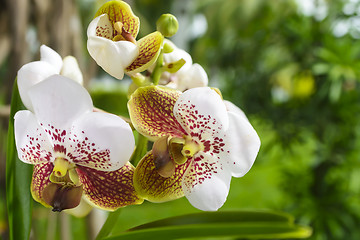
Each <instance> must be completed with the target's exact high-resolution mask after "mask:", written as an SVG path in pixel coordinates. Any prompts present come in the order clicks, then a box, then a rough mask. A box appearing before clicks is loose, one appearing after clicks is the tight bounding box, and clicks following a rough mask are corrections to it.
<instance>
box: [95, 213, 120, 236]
mask: <svg viewBox="0 0 360 240" xmlns="http://www.w3.org/2000/svg"><path fill="white" fill-rule="evenodd" d="M120 213H121V208H119V209H118V210H116V211H114V212H110V213H109V216H108V217H107V219H106V222H105V223H104V225H103V226H102V228H101V229H100V232H99V234H98V235H97V236H96V238H95V239H96V240H100V239H103V238H105V237H107V236H108V235H109V234H110V233H111V230H112V229H113V228H114V226H115V224H116V221H117V220H118V218H119V215H120Z"/></svg>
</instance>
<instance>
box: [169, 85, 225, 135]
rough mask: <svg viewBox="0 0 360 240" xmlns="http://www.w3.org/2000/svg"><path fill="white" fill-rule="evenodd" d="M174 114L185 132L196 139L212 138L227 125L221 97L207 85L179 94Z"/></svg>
mask: <svg viewBox="0 0 360 240" xmlns="http://www.w3.org/2000/svg"><path fill="white" fill-rule="evenodd" d="M174 115H175V117H176V119H177V120H178V122H179V123H180V124H181V126H182V127H183V128H184V129H185V130H186V131H187V133H188V134H189V135H191V136H192V137H193V138H197V139H202V140H206V139H214V138H215V137H216V136H217V135H219V134H222V133H223V132H224V131H226V130H227V128H228V126H229V119H228V116H227V111H226V108H225V105H224V103H223V101H222V99H221V97H220V96H219V94H217V93H216V92H215V91H214V90H212V89H210V88H208V87H204V88H192V89H189V90H187V91H185V92H184V93H183V94H181V95H180V97H179V99H178V100H177V101H176V103H175V106H174Z"/></svg>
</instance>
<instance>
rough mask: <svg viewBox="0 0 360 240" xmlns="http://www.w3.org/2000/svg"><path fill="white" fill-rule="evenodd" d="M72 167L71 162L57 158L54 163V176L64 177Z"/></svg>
mask: <svg viewBox="0 0 360 240" xmlns="http://www.w3.org/2000/svg"><path fill="white" fill-rule="evenodd" d="M69 167H70V162H69V161H67V160H66V159H64V158H56V159H55V161H54V169H53V174H54V175H55V177H64V176H65V175H66V173H67V171H68V169H69Z"/></svg>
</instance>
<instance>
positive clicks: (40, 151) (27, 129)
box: [14, 110, 52, 164]
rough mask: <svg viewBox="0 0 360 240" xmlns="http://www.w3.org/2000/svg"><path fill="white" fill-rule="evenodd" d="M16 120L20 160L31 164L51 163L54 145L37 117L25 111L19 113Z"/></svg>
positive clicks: (16, 139)
mask: <svg viewBox="0 0 360 240" xmlns="http://www.w3.org/2000/svg"><path fill="white" fill-rule="evenodd" d="M14 119H15V122H14V131H15V142H16V148H17V152H18V156H19V159H20V160H21V161H23V162H25V163H31V164H38V163H44V162H49V161H50V158H51V156H52V145H51V143H50V141H49V138H48V135H47V134H46V133H45V131H44V129H43V128H42V127H41V126H40V124H39V123H38V121H37V119H36V117H35V115H34V114H33V113H32V112H30V111H27V110H24V111H19V112H17V113H16V114H15V116H14Z"/></svg>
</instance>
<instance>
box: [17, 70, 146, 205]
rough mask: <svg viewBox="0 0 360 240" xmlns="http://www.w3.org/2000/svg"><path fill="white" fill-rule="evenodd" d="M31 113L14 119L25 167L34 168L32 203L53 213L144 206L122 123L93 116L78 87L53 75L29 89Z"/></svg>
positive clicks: (128, 132)
mask: <svg viewBox="0 0 360 240" xmlns="http://www.w3.org/2000/svg"><path fill="white" fill-rule="evenodd" d="M27 94H28V100H29V101H30V102H31V104H32V106H33V109H34V110H33V112H32V111H28V110H23V111H19V112H17V113H16V114H15V117H14V118H15V122H14V129H15V141H16V147H17V152H18V157H19V159H20V160H21V161H23V162H25V163H29V164H34V171H33V178H32V183H31V193H32V196H33V198H34V199H35V200H36V201H38V202H40V203H41V204H43V205H44V206H47V207H49V206H51V207H52V208H53V211H61V210H63V209H71V208H74V207H76V206H77V205H79V203H80V200H81V198H82V196H83V195H84V197H85V199H86V200H87V201H88V202H90V203H91V204H92V205H94V206H96V207H98V208H101V209H106V210H114V209H117V208H119V207H122V206H126V205H130V204H139V203H141V202H142V201H143V200H142V199H141V198H140V197H138V195H137V194H136V192H135V190H134V187H133V184H132V178H133V172H134V167H133V166H132V165H131V164H130V163H129V162H128V160H129V158H130V157H131V154H132V152H133V150H134V147H135V143H134V137H133V135H132V130H131V128H130V126H129V125H128V124H127V123H126V122H125V121H124V120H122V119H121V118H120V117H118V116H115V115H113V114H109V113H104V112H93V104H92V100H91V98H90V95H89V93H88V92H87V91H86V90H85V88H83V87H82V86H81V85H80V84H78V83H76V82H74V81H73V80H70V79H69V78H66V77H64V76H61V75H53V76H50V77H49V78H47V79H45V80H43V81H42V82H40V83H38V84H36V85H34V86H32V87H31V88H29V89H28V92H27Z"/></svg>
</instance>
